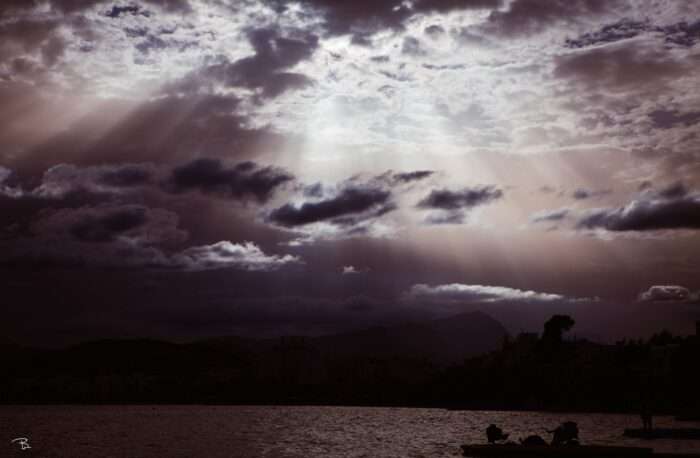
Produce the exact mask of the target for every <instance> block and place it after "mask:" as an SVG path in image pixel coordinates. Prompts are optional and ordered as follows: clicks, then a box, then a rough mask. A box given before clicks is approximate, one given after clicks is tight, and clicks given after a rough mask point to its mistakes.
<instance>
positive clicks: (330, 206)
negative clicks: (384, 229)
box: [268, 186, 395, 227]
mask: <svg viewBox="0 0 700 458" xmlns="http://www.w3.org/2000/svg"><path fill="white" fill-rule="evenodd" d="M394 208H395V207H394V205H393V204H392V202H391V192H390V191H387V190H385V189H381V188H376V187H370V186H349V187H346V188H344V189H342V190H341V191H340V192H339V193H338V194H337V195H334V196H332V197H329V198H327V199H324V200H320V201H318V202H305V203H303V204H302V205H300V206H295V205H292V204H286V205H283V206H282V207H279V208H277V209H275V210H273V211H272V212H270V214H269V216H268V218H269V220H270V221H271V222H273V223H274V224H278V225H280V226H286V227H295V226H303V225H306V224H313V223H318V222H322V221H330V222H333V223H335V224H338V225H352V224H355V223H356V222H357V219H358V218H361V219H367V218H369V217H377V216H381V215H383V214H386V213H387V212H390V211H392V210H393V209H394Z"/></svg>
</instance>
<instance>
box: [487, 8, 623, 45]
mask: <svg viewBox="0 0 700 458" xmlns="http://www.w3.org/2000/svg"><path fill="white" fill-rule="evenodd" d="M619 3H620V1H619V0H514V1H513V2H512V3H511V4H510V8H508V9H507V10H505V11H500V10H499V11H493V12H491V14H490V16H489V20H488V27H487V29H492V30H493V31H494V32H496V33H499V34H501V35H505V36H518V35H526V34H531V33H537V32H541V31H542V30H544V29H545V28H547V27H549V26H552V25H555V24H557V23H560V22H572V21H576V20H578V19H580V18H585V17H590V16H598V15H602V14H603V13H605V12H607V11H610V10H611V9H612V8H614V7H615V6H617V4H619Z"/></svg>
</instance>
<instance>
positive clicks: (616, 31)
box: [565, 19, 651, 48]
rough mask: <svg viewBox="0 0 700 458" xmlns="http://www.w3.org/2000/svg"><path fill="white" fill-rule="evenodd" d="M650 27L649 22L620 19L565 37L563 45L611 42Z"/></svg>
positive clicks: (631, 36)
mask: <svg viewBox="0 0 700 458" xmlns="http://www.w3.org/2000/svg"><path fill="white" fill-rule="evenodd" d="M650 28H651V26H650V24H649V22H638V21H632V20H630V19H622V20H620V21H618V22H615V23H612V24H607V25H604V26H603V27H601V28H600V30H596V31H594V32H587V33H584V34H583V35H581V36H579V37H578V38H567V40H566V45H565V46H566V47H567V48H585V47H588V46H593V45H598V44H602V43H612V42H615V41H620V40H625V39H627V38H633V37H636V36H637V35H639V34H641V33H644V32H647V31H649V30H650Z"/></svg>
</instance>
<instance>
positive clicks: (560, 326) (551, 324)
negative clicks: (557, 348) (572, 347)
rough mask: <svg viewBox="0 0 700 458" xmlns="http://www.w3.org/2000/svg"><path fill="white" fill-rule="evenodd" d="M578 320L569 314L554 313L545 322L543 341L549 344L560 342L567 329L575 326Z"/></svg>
mask: <svg viewBox="0 0 700 458" xmlns="http://www.w3.org/2000/svg"><path fill="white" fill-rule="evenodd" d="M574 324H576V322H575V321H574V319H573V318H571V317H570V316H569V315H554V316H553V317H552V318H550V319H549V320H547V322H546V323H545V324H544V333H543V334H542V341H543V342H546V343H549V344H559V343H561V342H562V336H563V335H564V332H565V331H569V330H570V329H571V328H572V327H574Z"/></svg>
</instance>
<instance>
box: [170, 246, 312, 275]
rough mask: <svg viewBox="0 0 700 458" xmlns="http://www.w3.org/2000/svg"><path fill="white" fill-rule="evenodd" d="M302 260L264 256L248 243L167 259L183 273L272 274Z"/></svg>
mask: <svg viewBox="0 0 700 458" xmlns="http://www.w3.org/2000/svg"><path fill="white" fill-rule="evenodd" d="M300 262H301V260H300V259H299V257H297V256H292V255H289V254H287V255H284V256H277V255H267V254H265V253H264V252H263V251H262V250H261V249H260V248H259V247H258V246H257V245H255V244H254V243H251V242H245V243H243V244H239V243H231V242H229V241H221V242H218V243H214V244H212V245H203V246H196V247H191V248H187V249H186V250H184V251H181V252H179V253H177V254H175V255H173V256H172V257H171V258H170V259H168V261H167V264H168V265H172V266H174V267H180V268H183V269H185V270H193V271H199V270H212V269H223V268H229V267H231V268H237V269H243V270H250V271H273V270H277V269H279V268H281V267H283V266H285V265H288V264H298V263H300Z"/></svg>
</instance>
